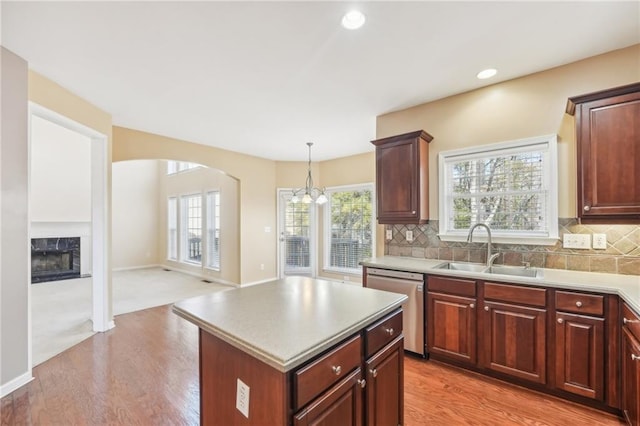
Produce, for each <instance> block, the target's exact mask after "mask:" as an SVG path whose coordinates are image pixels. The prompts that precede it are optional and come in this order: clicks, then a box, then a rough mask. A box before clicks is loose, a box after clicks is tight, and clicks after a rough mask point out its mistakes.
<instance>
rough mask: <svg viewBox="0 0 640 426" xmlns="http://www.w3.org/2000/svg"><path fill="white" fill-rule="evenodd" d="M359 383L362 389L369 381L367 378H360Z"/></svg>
mask: <svg viewBox="0 0 640 426" xmlns="http://www.w3.org/2000/svg"><path fill="white" fill-rule="evenodd" d="M358 384H359V385H360V387H361V388H362V389H364V387H365V386H367V381H366V380H365V379H360V380H358Z"/></svg>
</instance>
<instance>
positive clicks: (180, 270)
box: [158, 265, 240, 287]
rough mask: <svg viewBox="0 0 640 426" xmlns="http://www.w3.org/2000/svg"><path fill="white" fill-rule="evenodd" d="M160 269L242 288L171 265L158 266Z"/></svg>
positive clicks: (229, 282)
mask: <svg viewBox="0 0 640 426" xmlns="http://www.w3.org/2000/svg"><path fill="white" fill-rule="evenodd" d="M158 266H159V267H160V268H164V269H168V270H169V271H175V272H180V273H181V274H186V275H191V276H192V277H196V278H200V279H202V280H207V281H211V282H213V283H216V284H222V285H228V286H232V287H240V285H239V284H238V283H234V282H231V281H226V280H223V279H220V278H216V277H212V276H210V275H204V274H201V273H198V272H193V271H187V270H185V269H180V268H176V267H174V266H169V265H158Z"/></svg>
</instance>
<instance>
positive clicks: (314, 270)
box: [276, 188, 318, 278]
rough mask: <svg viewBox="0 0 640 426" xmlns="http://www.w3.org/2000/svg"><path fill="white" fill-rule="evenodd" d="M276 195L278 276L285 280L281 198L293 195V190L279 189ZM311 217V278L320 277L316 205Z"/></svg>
mask: <svg viewBox="0 0 640 426" xmlns="http://www.w3.org/2000/svg"><path fill="white" fill-rule="evenodd" d="M276 191H277V194H276V209H277V212H278V213H277V218H276V228H277V229H276V232H277V239H278V250H277V259H276V261H277V263H278V268H277V274H278V278H284V277H285V275H284V253H283V244H282V243H283V241H282V232H283V231H284V230H283V229H282V224H283V223H284V222H283V221H284V218H283V217H282V210H281V209H282V207H283V206H282V202H281V197H282V195H283V194H286V193H292V192H293V189H292V188H277V190H276ZM309 211H310V215H309V216H310V217H309V221H310V222H309V243H310V244H309V261H310V263H309V267H310V269H311V276H312V277H314V278H315V277H317V276H318V249H317V248H318V219H317V218H318V211H317V207H316V204H315V203H313V204H312V205H311V209H310V210H309Z"/></svg>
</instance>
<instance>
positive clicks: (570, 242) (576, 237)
mask: <svg viewBox="0 0 640 426" xmlns="http://www.w3.org/2000/svg"><path fill="white" fill-rule="evenodd" d="M562 247H564V248H573V249H582V250H588V249H590V248H591V235H589V234H564V235H563V237H562Z"/></svg>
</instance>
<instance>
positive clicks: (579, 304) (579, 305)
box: [576, 300, 582, 308]
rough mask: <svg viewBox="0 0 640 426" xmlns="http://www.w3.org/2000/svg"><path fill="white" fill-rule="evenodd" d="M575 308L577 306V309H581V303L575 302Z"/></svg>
mask: <svg viewBox="0 0 640 426" xmlns="http://www.w3.org/2000/svg"><path fill="white" fill-rule="evenodd" d="M576 306H577V307H578V308H582V302H581V301H579V300H578V301H577V302H576Z"/></svg>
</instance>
